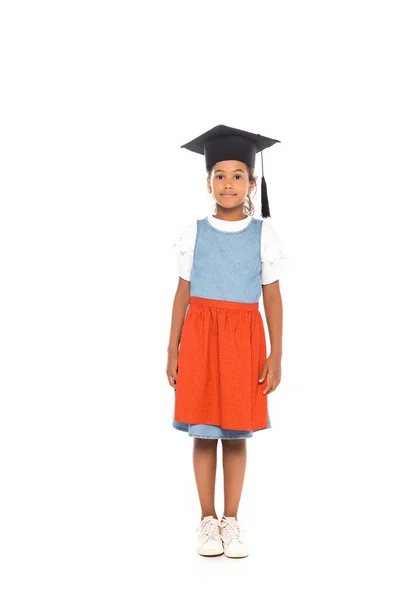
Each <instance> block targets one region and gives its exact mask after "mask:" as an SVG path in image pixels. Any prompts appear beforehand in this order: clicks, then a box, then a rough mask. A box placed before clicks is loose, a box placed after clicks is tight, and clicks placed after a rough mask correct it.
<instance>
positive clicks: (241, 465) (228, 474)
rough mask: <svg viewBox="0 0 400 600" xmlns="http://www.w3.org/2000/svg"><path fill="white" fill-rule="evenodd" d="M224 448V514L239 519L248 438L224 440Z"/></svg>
mask: <svg viewBox="0 0 400 600" xmlns="http://www.w3.org/2000/svg"><path fill="white" fill-rule="evenodd" d="M222 448H223V454H222V456H223V468H224V494H225V501H224V515H225V516H226V517H235V519H237V513H238V508H239V502H240V497H241V495H242V488H243V482H244V473H245V470H246V456H247V446H246V439H239V440H222Z"/></svg>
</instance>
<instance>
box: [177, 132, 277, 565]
mask: <svg viewBox="0 0 400 600" xmlns="http://www.w3.org/2000/svg"><path fill="white" fill-rule="evenodd" d="M278 141H279V140H274V139H271V138H266V137H263V136H261V135H258V134H252V133H249V132H246V131H242V130H240V129H234V128H232V127H227V126H225V125H218V126H217V127H214V128H213V129H211V130H209V131H207V132H206V133H205V134H203V135H201V136H200V137H198V138H196V139H195V140H192V141H191V142H189V143H188V144H186V145H184V146H182V147H184V148H187V149H189V150H191V151H194V152H197V153H199V154H204V155H205V159H206V168H207V173H208V176H207V187H208V192H209V193H211V194H212V196H213V198H214V199H215V201H216V212H215V214H214V215H213V216H211V215H210V216H208V217H206V218H204V219H200V220H197V221H195V222H194V223H192V224H190V225H188V226H187V227H186V228H185V229H184V230H183V231H182V234H181V237H180V238H179V240H178V242H177V243H176V247H177V256H178V265H179V275H180V277H179V282H178V288H177V291H176V294H175V299H174V303H173V309H172V322H171V332H170V339H169V344H168V362H167V368H166V373H167V377H168V381H169V383H170V385H171V386H172V387H173V388H174V390H175V412H174V418H173V423H172V425H173V427H175V428H176V429H178V430H181V431H186V432H187V433H188V434H189V436H191V437H193V438H194V440H193V466H194V472H195V479H196V485H197V489H198V494H199V500H200V504H201V510H202V514H201V520H200V524H199V526H198V527H197V532H198V538H197V552H198V553H199V554H201V555H203V556H215V555H219V554H225V555H226V556H228V557H230V558H239V557H245V556H247V555H248V549H247V548H246V546H245V543H244V541H243V539H242V537H241V533H240V527H239V523H238V521H237V513H238V507H239V502H240V497H241V493H242V487H243V481H244V474H245V466H246V438H250V437H252V436H253V432H255V431H260V430H262V429H268V428H270V427H271V424H270V419H269V412H268V404H267V401H268V395H267V394H268V393H271V392H273V391H274V390H275V389H276V388H277V386H278V385H279V383H280V380H281V356H282V300H281V294H280V289H279V275H280V270H281V267H282V264H283V263H282V260H281V259H282V258H286V257H285V253H284V250H283V244H282V242H281V240H280V238H279V237H278V235H277V234H276V233H275V231H274V230H273V228H272V227H271V225H270V223H269V221H268V220H263V219H258V218H255V217H253V216H252V215H253V214H254V208H253V205H252V202H251V198H250V193H251V192H252V191H253V189H254V187H255V184H256V178H255V176H254V163H255V155H256V153H257V152H259V151H262V150H263V149H264V148H267V147H269V146H271V145H272V144H274V143H275V142H278ZM261 156H262V155H261ZM261 190H262V216H263V217H264V218H266V217H269V216H270V213H269V206H268V198H267V190H266V184H265V179H264V173H263V176H262V186H261ZM245 200H247V201H248V206H245ZM261 292H262V293H263V302H264V307H265V315H266V319H267V323H268V330H269V337H270V343H271V352H270V354H269V356H268V358H267V356H266V341H265V331H264V325H263V321H262V317H261V313H260V312H259V310H258V302H259V298H260V295H261ZM219 439H220V440H221V443H222V448H223V471H224V495H225V498H224V502H225V504H224V512H223V516H222V518H221V520H220V521H218V516H217V514H216V511H215V506H214V491H215V476H216V464H217V444H218V440H219Z"/></svg>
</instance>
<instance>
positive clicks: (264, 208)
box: [261, 175, 271, 219]
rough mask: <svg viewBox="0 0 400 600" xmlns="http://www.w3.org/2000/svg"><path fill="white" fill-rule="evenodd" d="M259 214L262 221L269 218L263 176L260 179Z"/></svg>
mask: <svg viewBox="0 0 400 600" xmlns="http://www.w3.org/2000/svg"><path fill="white" fill-rule="evenodd" d="M261 214H262V216H263V218H264V219H266V218H267V217H270V216H271V215H270V212H269V204H268V196H267V184H266V183H265V179H264V175H263V176H262V179H261Z"/></svg>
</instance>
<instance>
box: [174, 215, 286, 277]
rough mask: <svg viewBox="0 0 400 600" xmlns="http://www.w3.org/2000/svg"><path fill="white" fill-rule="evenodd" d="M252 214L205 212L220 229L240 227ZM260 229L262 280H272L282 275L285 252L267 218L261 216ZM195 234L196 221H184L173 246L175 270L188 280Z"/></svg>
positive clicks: (209, 219) (246, 222)
mask: <svg viewBox="0 0 400 600" xmlns="http://www.w3.org/2000/svg"><path fill="white" fill-rule="evenodd" d="M254 218H256V217H252V216H251V215H249V216H247V217H246V218H245V219H241V220H240V221H224V220H222V219H217V218H216V217H214V216H213V215H208V216H207V219H208V221H209V222H210V224H211V225H212V226H213V227H215V228H216V229H220V230H221V231H240V230H241V229H243V228H244V227H246V226H247V225H248V224H249V222H250V220H251V219H254ZM262 221H263V225H262V230H261V248H260V252H261V284H262V285H265V284H267V283H273V282H274V281H277V280H278V279H279V278H280V276H281V275H282V273H283V271H284V268H285V263H286V261H287V259H288V256H287V254H286V251H285V246H284V243H283V241H282V240H281V238H280V237H279V236H278V234H277V233H276V231H275V230H274V229H273V227H272V225H271V223H270V218H268V219H263V220H262ZM196 234H197V221H194V222H192V223H190V224H189V225H187V226H186V227H185V228H184V229H183V230H182V231H181V234H180V237H179V239H178V240H177V241H176V242H175V243H174V244H173V246H172V247H175V248H176V256H177V259H178V274H179V277H182V279H186V280H187V281H190V273H191V270H192V265H193V251H194V245H195V241H196Z"/></svg>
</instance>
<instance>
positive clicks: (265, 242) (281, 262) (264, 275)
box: [261, 221, 289, 285]
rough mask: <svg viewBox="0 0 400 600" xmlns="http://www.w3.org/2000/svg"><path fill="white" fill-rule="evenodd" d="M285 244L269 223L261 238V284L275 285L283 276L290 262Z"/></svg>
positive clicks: (265, 223)
mask: <svg viewBox="0 0 400 600" xmlns="http://www.w3.org/2000/svg"><path fill="white" fill-rule="evenodd" d="M288 258H289V257H288V255H287V251H286V248H285V244H284V243H283V241H282V239H281V238H280V237H279V235H278V234H277V232H276V231H275V229H274V228H273V227H272V225H271V224H270V223H269V222H268V221H263V229H262V237H261V267H262V271H261V284H262V285H265V284H267V283H273V282H274V281H277V280H278V279H280V277H281V276H282V275H283V273H284V271H285V269H286V266H287V261H288Z"/></svg>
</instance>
